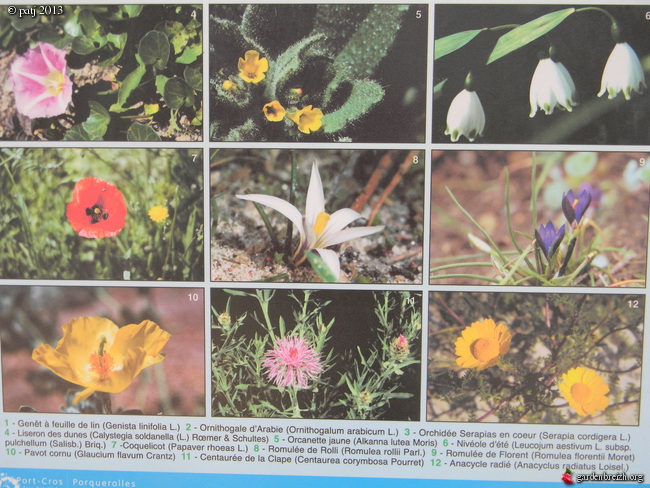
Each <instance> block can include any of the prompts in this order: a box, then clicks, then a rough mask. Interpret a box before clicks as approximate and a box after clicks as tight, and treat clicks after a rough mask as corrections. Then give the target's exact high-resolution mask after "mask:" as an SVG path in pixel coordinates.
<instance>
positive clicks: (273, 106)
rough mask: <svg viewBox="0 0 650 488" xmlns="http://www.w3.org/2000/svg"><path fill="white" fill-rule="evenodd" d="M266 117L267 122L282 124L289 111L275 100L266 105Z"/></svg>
mask: <svg viewBox="0 0 650 488" xmlns="http://www.w3.org/2000/svg"><path fill="white" fill-rule="evenodd" d="M262 110H264V115H266V120H268V121H270V122H280V121H281V120H282V119H284V116H285V115H286V113H287V111H286V110H285V109H284V107H283V106H282V105H280V102H278V101H277V100H273V101H272V102H271V103H267V104H266V105H264V108H263V109H262Z"/></svg>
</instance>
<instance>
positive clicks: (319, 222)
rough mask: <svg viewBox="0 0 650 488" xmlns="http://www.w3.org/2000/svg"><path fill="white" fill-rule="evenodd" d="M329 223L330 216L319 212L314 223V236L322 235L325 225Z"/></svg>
mask: <svg viewBox="0 0 650 488" xmlns="http://www.w3.org/2000/svg"><path fill="white" fill-rule="evenodd" d="M329 221H330V214H328V213H327V212H321V213H319V214H318V216H317V217H316V222H314V232H315V233H316V235H318V234H320V233H322V232H323V231H324V230H325V227H327V223H328V222H329Z"/></svg>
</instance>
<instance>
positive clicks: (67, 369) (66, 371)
mask: <svg viewBox="0 0 650 488" xmlns="http://www.w3.org/2000/svg"><path fill="white" fill-rule="evenodd" d="M62 329H63V338H62V339H61V340H60V341H59V343H58V344H57V345H56V349H54V348H53V347H52V346H50V345H49V344H41V345H40V346H38V347H37V348H36V349H34V351H33V352H32V359H33V360H34V361H36V362H37V363H38V364H40V365H41V366H45V367H46V368H48V369H50V370H51V371H52V372H54V373H55V374H57V375H58V376H60V377H61V378H63V379H64V380H66V381H69V382H71V383H75V384H77V385H81V386H84V387H86V389H85V390H83V391H82V392H80V393H77V394H76V395H75V397H74V402H73V403H74V404H75V405H76V404H77V403H79V402H80V401H82V400H85V399H86V398H88V397H89V396H90V395H92V394H93V393H95V392H96V391H103V392H107V393H119V392H121V391H123V390H125V389H126V388H127V387H128V386H129V385H130V384H131V382H132V381H133V380H134V379H135V377H136V376H138V374H140V371H142V370H143V369H144V368H146V367H148V366H151V365H152V364H156V363H159V362H161V361H162V360H163V359H164V356H163V355H162V354H160V351H161V350H162V348H163V347H164V346H165V344H167V341H168V340H169V338H170V337H171V336H170V334H169V333H168V332H165V331H164V330H162V329H161V328H160V327H158V325H156V324H155V323H153V322H151V321H150V320H145V321H143V322H141V323H140V324H130V325H126V326H124V327H121V328H120V327H118V326H117V325H115V324H114V323H113V322H111V321H110V320H108V319H104V318H100V317H80V318H76V319H72V320H71V321H70V322H68V323H67V324H65V325H64V326H63V327H62Z"/></svg>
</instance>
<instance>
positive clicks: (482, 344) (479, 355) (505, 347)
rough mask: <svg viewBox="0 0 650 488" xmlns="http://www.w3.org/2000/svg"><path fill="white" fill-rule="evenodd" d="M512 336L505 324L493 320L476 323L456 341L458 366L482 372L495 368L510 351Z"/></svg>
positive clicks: (467, 328)
mask: <svg viewBox="0 0 650 488" xmlns="http://www.w3.org/2000/svg"><path fill="white" fill-rule="evenodd" d="M511 339H512V336H511V334H510V331H509V330H508V327H507V326H506V324H504V323H499V324H498V325H497V324H495V323H494V320H492V319H485V320H483V321H478V322H474V323H473V324H472V325H471V326H469V327H466V328H465V330H463V332H462V334H461V336H460V337H459V338H458V339H457V340H456V356H458V358H457V359H456V364H458V365H459V366H461V367H463V368H476V370H477V371H482V370H484V369H486V368H489V367H491V366H494V365H495V364H497V363H498V362H499V359H501V356H503V355H504V354H506V353H507V352H508V351H509V350H510V340H511Z"/></svg>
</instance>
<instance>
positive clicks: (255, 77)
mask: <svg viewBox="0 0 650 488" xmlns="http://www.w3.org/2000/svg"><path fill="white" fill-rule="evenodd" d="M237 69H238V70H239V77H240V78H241V79H242V80H244V81H245V82H246V83H259V82H260V81H262V80H263V79H264V77H265V75H264V73H266V72H267V71H268V70H269V61H268V60H267V59H266V58H262V59H260V53H258V52H257V51H253V50H251V51H246V53H245V54H244V59H242V58H239V62H238V63H237Z"/></svg>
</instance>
